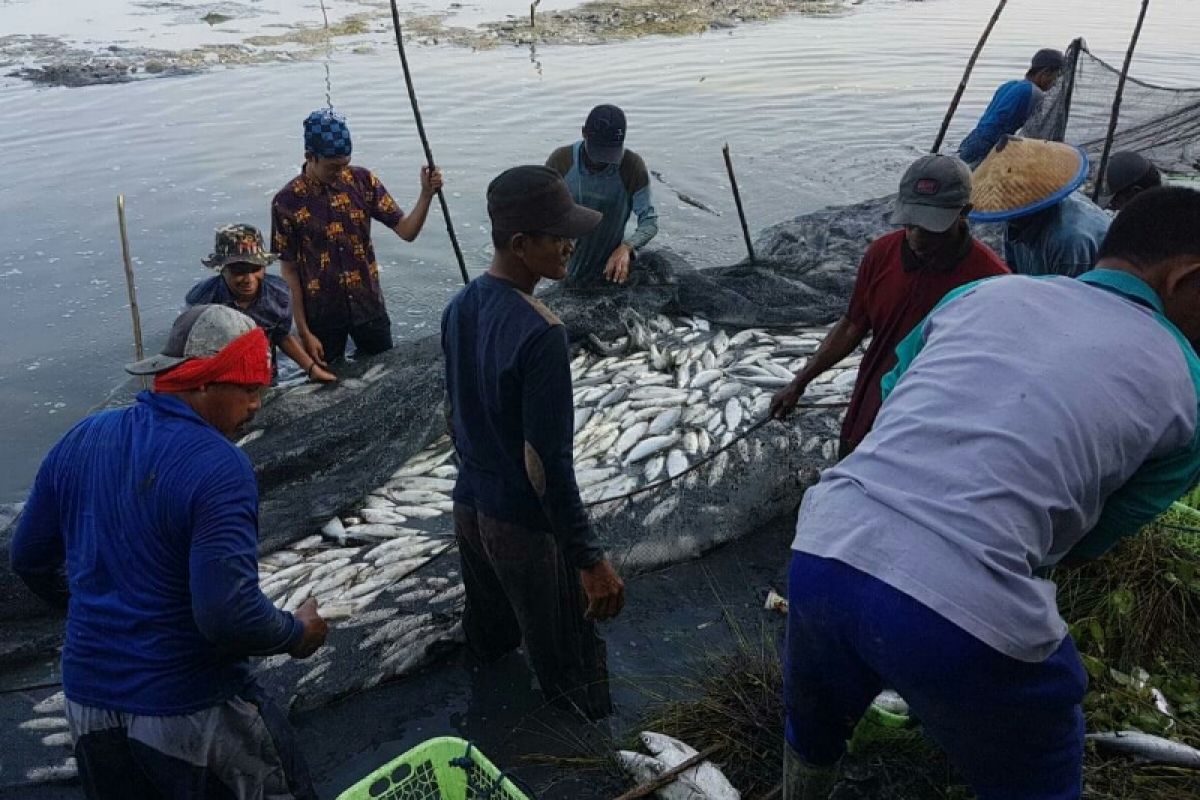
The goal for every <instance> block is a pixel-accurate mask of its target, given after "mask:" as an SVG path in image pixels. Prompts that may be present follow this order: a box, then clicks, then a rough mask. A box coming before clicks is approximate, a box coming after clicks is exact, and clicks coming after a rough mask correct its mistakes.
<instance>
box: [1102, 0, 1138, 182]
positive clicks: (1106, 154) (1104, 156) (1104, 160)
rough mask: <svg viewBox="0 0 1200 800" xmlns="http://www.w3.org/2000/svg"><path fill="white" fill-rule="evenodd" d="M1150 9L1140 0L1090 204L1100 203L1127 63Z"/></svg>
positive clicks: (1131, 56)
mask: <svg viewBox="0 0 1200 800" xmlns="http://www.w3.org/2000/svg"><path fill="white" fill-rule="evenodd" d="M1149 8H1150V0H1142V10H1141V11H1139V12H1138V18H1137V25H1135V26H1134V28H1133V36H1131V37H1130V39H1129V49H1128V50H1126V51H1125V65H1124V66H1123V67H1121V79H1120V80H1118V81H1117V93H1116V95H1115V96H1114V97H1113V107H1112V116H1110V117H1109V118H1108V135H1107V136H1105V137H1104V152H1103V153H1101V155H1100V166H1099V167H1097V169H1096V185H1095V188H1093V189H1092V202H1094V203H1098V202H1100V190H1101V189H1102V188H1103V187H1104V171H1105V170H1106V169H1108V157H1109V155H1110V154H1111V153H1112V145H1113V137H1115V136H1116V135H1117V121H1118V120H1119V119H1120V118H1121V97H1122V95H1124V94H1125V79H1126V78H1128V77H1129V62H1131V61H1133V51H1134V50H1136V49H1137V43H1138V37H1140V36H1141V35H1142V23H1143V22H1145V21H1146V11H1147V10H1149Z"/></svg>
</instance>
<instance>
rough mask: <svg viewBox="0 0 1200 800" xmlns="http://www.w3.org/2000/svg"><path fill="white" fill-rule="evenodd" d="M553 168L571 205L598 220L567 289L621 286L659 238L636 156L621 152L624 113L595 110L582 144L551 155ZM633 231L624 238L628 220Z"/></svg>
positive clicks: (571, 268)
mask: <svg viewBox="0 0 1200 800" xmlns="http://www.w3.org/2000/svg"><path fill="white" fill-rule="evenodd" d="M546 166H548V167H553V168H554V169H555V170H556V171H557V172H558V174H559V175H561V176H562V177H563V180H565V181H566V182H567V187H568V188H569V189H570V190H571V196H572V197H573V198H574V199H575V202H576V203H579V204H581V205H584V206H587V207H588V208H591V209H595V210H596V211H599V212H600V213H601V214H602V215H603V219H602V220H601V222H600V224H599V225H598V226H596V229H595V230H594V231H592V232H591V233H589V234H587V235H586V236H583V237H580V239H579V241H578V242H577V243H576V244H577V247H576V249H575V255H574V256H572V257H571V263H570V264H569V265H568V266H567V283H568V284H571V285H587V284H596V283H600V282H601V279H602V278H603V279H607V280H610V281H612V282H614V283H624V282H625V281H626V280H628V279H629V268H630V265H631V264H632V263H633V261H634V259H636V258H637V251H638V250H639V249H640V248H642V247H645V246H646V245H647V244H649V242H650V240H651V239H653V238H654V236H655V234H657V233H658V212H657V211H655V210H654V203H653V201H652V200H651V198H650V173H649V172H648V171H647V170H646V163H645V162H644V161H642V158H641V156H639V155H638V154H637V153H635V152H633V151H632V150H628V149H626V148H625V112H624V111H622V110H621V109H619V108H617V107H616V106H614V105H599V106H596V107H595V108H593V109H592V110H591V113H589V114H588V117H587V121H586V122H584V124H583V139H582V140H580V141H578V142H576V143H575V144H572V145H567V146H565V147H560V148H558V149H557V150H555V151H554V152H553V153H551V154H550V158H548V159H547V160H546ZM631 213H632V214H635V215H637V229H636V230H634V232H633V233H631V234H629V235H628V236H626V235H625V227H626V223H628V221H629V216H630V214H631Z"/></svg>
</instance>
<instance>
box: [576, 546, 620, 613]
mask: <svg viewBox="0 0 1200 800" xmlns="http://www.w3.org/2000/svg"><path fill="white" fill-rule="evenodd" d="M579 577H580V579H581V580H582V581H583V593H584V594H586V595H587V601H588V607H587V611H586V612H584V615H583V616H584V617H585V618H586V619H592V620H597V621H600V620H606V619H612V618H613V617H615V616H616V615H617V614H620V613H621V609H622V608H623V607H624V605H625V583H624V581H622V580H621V578H620V577H619V576H618V575H617V573H616V570H614V569H613V567H612V564H611V563H609V561H608V559H607V558H606V559H604V560H603V561H601V562H599V563H598V564H595V565H594V566H591V567H588V568H587V569H582V570H580V571H579Z"/></svg>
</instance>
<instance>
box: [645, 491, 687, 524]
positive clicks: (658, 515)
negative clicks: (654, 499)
mask: <svg viewBox="0 0 1200 800" xmlns="http://www.w3.org/2000/svg"><path fill="white" fill-rule="evenodd" d="M678 506H679V495H678V494H677V493H676V494H672V495H671V496H670V497H668V498H667V499H666V500H663V501H662V502H661V503H659V504H658V505H656V506H655V507H654V508H652V509H650V513H649V514H647V515H646V517H645V519H643V520H642V525H643V526H645V527H649V526H651V525H654V524H656V523H658V522H661V521H662V520H663V518H664V517H666V516H667V515H668V514H670V513H671V512H672V511H674V510H675V509H676V508H677V507H678Z"/></svg>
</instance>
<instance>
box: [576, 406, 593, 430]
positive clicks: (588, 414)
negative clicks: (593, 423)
mask: <svg viewBox="0 0 1200 800" xmlns="http://www.w3.org/2000/svg"><path fill="white" fill-rule="evenodd" d="M591 418H592V409H590V408H578V409H576V410H575V430H574V432H575V433H579V430H580V428H582V427H583V426H584V425H586V424H587V421H588V420H589V419H591Z"/></svg>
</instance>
